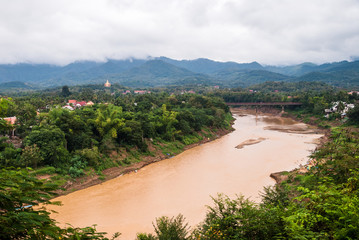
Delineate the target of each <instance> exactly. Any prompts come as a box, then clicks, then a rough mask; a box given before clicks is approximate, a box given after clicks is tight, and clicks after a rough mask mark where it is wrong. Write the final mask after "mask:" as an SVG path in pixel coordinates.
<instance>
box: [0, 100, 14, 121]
mask: <svg viewBox="0 0 359 240" xmlns="http://www.w3.org/2000/svg"><path fill="white" fill-rule="evenodd" d="M11 105H13V102H12V98H8V99H6V98H0V117H6V114H7V111H8V109H9V107H10V106H11Z"/></svg>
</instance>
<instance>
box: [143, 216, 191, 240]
mask: <svg viewBox="0 0 359 240" xmlns="http://www.w3.org/2000/svg"><path fill="white" fill-rule="evenodd" d="M153 227H154V229H155V235H153V234H145V233H139V234H138V235H137V240H189V239H192V238H191V236H190V234H189V227H188V224H187V223H185V218H184V217H183V216H182V215H181V214H179V215H178V216H177V217H172V218H168V217H166V216H163V217H160V218H157V219H156V224H153Z"/></svg>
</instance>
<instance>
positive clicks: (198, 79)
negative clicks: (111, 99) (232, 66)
mask: <svg viewBox="0 0 359 240" xmlns="http://www.w3.org/2000/svg"><path fill="white" fill-rule="evenodd" d="M109 80H110V81H112V82H117V83H120V84H122V85H125V86H128V87H155V86H168V85H183V84H211V83H212V82H213V80H212V79H211V78H210V77H209V76H207V75H204V74H200V73H194V72H191V71H189V70H187V69H184V68H179V67H176V66H174V65H172V64H169V63H166V62H164V61H161V60H150V61H147V62H145V63H144V64H142V65H140V66H138V67H135V68H132V69H130V70H128V71H125V72H123V73H120V74H117V75H112V76H110V77H109Z"/></svg>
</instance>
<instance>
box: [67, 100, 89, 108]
mask: <svg viewBox="0 0 359 240" xmlns="http://www.w3.org/2000/svg"><path fill="white" fill-rule="evenodd" d="M86 104H87V103H86V102H85V101H80V102H78V101H77V100H69V101H68V103H67V105H66V106H64V107H62V108H67V109H69V110H71V109H70V108H68V107H67V106H70V107H71V106H72V107H71V108H72V110H74V109H75V108H79V107H83V106H86Z"/></svg>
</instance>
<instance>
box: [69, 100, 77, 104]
mask: <svg viewBox="0 0 359 240" xmlns="http://www.w3.org/2000/svg"><path fill="white" fill-rule="evenodd" d="M76 102H77V101H76V100H69V103H73V104H76Z"/></svg>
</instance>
